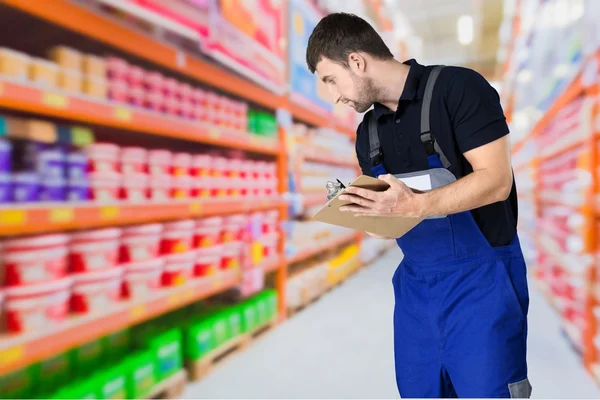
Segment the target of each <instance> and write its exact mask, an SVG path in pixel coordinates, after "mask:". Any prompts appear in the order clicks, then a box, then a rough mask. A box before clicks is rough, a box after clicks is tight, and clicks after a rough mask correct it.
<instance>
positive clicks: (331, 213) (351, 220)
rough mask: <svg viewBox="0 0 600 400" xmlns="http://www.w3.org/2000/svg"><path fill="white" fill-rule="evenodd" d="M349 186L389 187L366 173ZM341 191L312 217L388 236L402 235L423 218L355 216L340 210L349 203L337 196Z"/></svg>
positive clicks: (379, 188) (373, 188)
mask: <svg viewBox="0 0 600 400" xmlns="http://www.w3.org/2000/svg"><path fill="white" fill-rule="evenodd" d="M350 186H356V187H359V188H363V189H369V190H373V191H384V190H386V189H387V188H388V187H389V185H388V184H387V183H385V182H383V181H381V180H379V179H375V178H371V177H370V176H366V175H361V176H359V177H358V178H356V180H354V181H353V182H352V183H351V184H350ZM343 193H344V190H343V189H342V190H341V191H340V192H339V193H338V194H337V195H336V196H335V197H334V198H332V199H331V200H329V201H328V202H327V204H325V206H323V208H321V209H320V210H319V211H317V213H316V214H315V215H314V216H313V217H312V219H313V220H315V221H320V222H325V223H327V224H332V225H338V226H344V227H346V228H353V229H359V230H362V231H365V232H371V233H374V234H376V235H381V236H387V237H390V238H399V237H402V236H403V235H404V234H405V233H406V232H408V231H410V230H411V229H412V228H414V227H415V226H417V225H418V224H419V223H420V222H421V221H423V220H424V218H409V217H383V216H382V217H378V216H360V217H355V216H354V215H353V214H352V213H348V212H342V211H340V207H342V206H345V205H348V204H351V202H349V201H341V200H340V199H339V198H338V197H339V196H340V195H341V194H343Z"/></svg>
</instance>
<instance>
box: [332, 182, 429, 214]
mask: <svg viewBox="0 0 600 400" xmlns="http://www.w3.org/2000/svg"><path fill="white" fill-rule="evenodd" d="M379 179H381V180H382V181H384V182H386V183H387V184H388V185H390V187H389V188H388V189H387V190H385V191H383V192H375V191H372V190H368V189H362V188H357V187H353V186H350V187H348V188H347V189H346V190H345V191H344V194H342V195H341V196H340V197H339V199H340V200H342V201H350V202H351V203H353V204H351V205H347V206H343V207H341V208H340V210H341V211H344V212H351V213H354V215H355V216H361V215H372V216H375V215H380V216H403V217H413V218H419V217H421V216H422V212H423V209H422V204H421V199H420V197H419V196H420V195H419V194H417V193H415V192H413V191H412V190H411V189H410V188H409V187H408V186H406V185H405V184H404V183H403V182H402V181H400V180H398V179H397V178H396V177H394V176H393V175H390V174H387V175H381V176H379Z"/></svg>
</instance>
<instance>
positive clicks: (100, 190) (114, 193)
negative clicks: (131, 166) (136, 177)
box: [89, 172, 122, 203]
mask: <svg viewBox="0 0 600 400" xmlns="http://www.w3.org/2000/svg"><path fill="white" fill-rule="evenodd" d="M89 181H90V188H91V191H90V197H91V199H92V200H94V201H95V202H98V203H113V202H116V201H118V200H119V192H120V189H121V183H122V176H121V174H119V173H117V172H113V173H91V174H90V175H89Z"/></svg>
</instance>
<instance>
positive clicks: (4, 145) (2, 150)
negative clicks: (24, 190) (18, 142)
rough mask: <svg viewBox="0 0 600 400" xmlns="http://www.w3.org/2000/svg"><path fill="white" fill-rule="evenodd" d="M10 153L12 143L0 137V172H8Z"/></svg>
mask: <svg viewBox="0 0 600 400" xmlns="http://www.w3.org/2000/svg"><path fill="white" fill-rule="evenodd" d="M11 153H12V145H11V144H10V142H9V141H8V140H2V139H0V174H1V173H9V172H10V166H11Z"/></svg>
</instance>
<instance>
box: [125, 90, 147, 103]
mask: <svg viewBox="0 0 600 400" xmlns="http://www.w3.org/2000/svg"><path fill="white" fill-rule="evenodd" d="M145 100H146V92H144V89H142V88H141V87H134V88H132V87H130V88H128V90H127V102H128V103H129V104H131V105H132V106H134V107H143V106H144V102H145Z"/></svg>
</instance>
